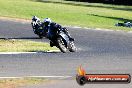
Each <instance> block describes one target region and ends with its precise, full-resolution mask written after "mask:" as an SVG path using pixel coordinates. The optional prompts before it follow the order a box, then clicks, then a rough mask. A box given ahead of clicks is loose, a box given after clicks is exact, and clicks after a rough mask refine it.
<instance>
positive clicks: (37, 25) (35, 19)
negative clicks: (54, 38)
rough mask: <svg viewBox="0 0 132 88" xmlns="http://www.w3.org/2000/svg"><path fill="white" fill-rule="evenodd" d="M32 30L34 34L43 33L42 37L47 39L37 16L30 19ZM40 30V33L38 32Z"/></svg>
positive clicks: (45, 31)
mask: <svg viewBox="0 0 132 88" xmlns="http://www.w3.org/2000/svg"><path fill="white" fill-rule="evenodd" d="M31 24H32V28H33V31H34V33H35V34H38V33H40V32H41V33H43V36H45V37H47V30H46V29H45V28H44V25H43V22H41V21H40V19H39V18H38V17H37V16H33V17H32V23H31ZM39 29H41V31H40V30H39Z"/></svg>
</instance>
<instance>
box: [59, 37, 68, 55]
mask: <svg viewBox="0 0 132 88" xmlns="http://www.w3.org/2000/svg"><path fill="white" fill-rule="evenodd" d="M64 42H65V41H64V40H63V39H62V38H61V37H60V38H57V43H58V48H59V49H60V51H61V52H63V53H66V52H67V48H66V46H65V43H64Z"/></svg>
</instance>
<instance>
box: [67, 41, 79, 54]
mask: <svg viewBox="0 0 132 88" xmlns="http://www.w3.org/2000/svg"><path fill="white" fill-rule="evenodd" d="M68 47H69V51H70V52H76V50H77V49H76V47H75V45H74V42H73V41H70V43H69V46H68Z"/></svg>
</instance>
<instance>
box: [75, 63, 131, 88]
mask: <svg viewBox="0 0 132 88" xmlns="http://www.w3.org/2000/svg"><path fill="white" fill-rule="evenodd" d="M76 81H77V83H78V84H79V85H84V84H90V83H98V84H100V83H106V84H107V83H108V84H115V83H120V84H124V83H130V82H131V76H130V75H129V74H86V72H85V70H84V69H83V68H82V67H81V66H80V67H79V68H78V74H77V75H76Z"/></svg>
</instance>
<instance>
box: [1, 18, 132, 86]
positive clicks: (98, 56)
mask: <svg viewBox="0 0 132 88" xmlns="http://www.w3.org/2000/svg"><path fill="white" fill-rule="evenodd" d="M69 31H70V33H71V35H72V36H73V37H74V38H75V44H76V46H77V48H78V51H77V52H75V53H60V52H51V53H46V52H43V53H37V54H15V55H0V76H1V77H6V76H72V77H75V76H76V74H77V68H78V67H79V66H80V65H82V66H83V68H84V69H85V70H86V72H87V73H90V74H91V73H97V74H99V73H116V74H117V73H123V74H124V73H128V74H132V33H127V32H123V31H101V30H86V29H81V28H69ZM0 38H1V39H3V38H8V39H29V40H33V41H42V42H48V40H47V39H38V37H37V36H36V35H35V34H34V33H33V32H32V28H31V25H30V24H29V23H22V22H12V21H4V20H1V21H0ZM36 47H37V46H36ZM53 86H54V88H62V87H63V86H64V88H72V87H75V88H77V87H80V86H78V84H76V81H75V80H73V79H65V80H62V81H61V82H57V83H55V84H54V83H53V84H52V85H48V84H47V85H41V86H40V85H38V86H36V87H35V86H34V87H31V86H30V87H26V88H53ZM130 86H131V87H132V85H131V83H130V84H113V85H110V84H102V85H98V84H97V85H96V84H95V85H94V84H90V85H85V86H84V87H86V88H88V87H90V88H106V87H107V88H131V87H130Z"/></svg>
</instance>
